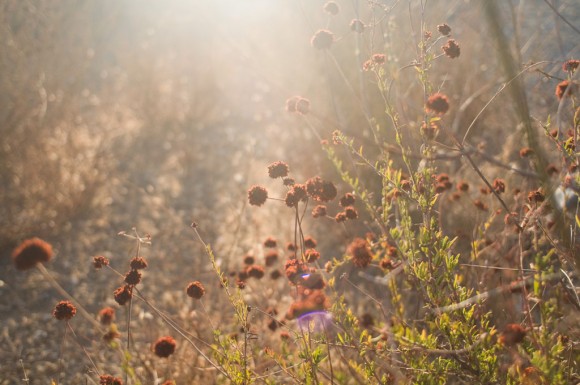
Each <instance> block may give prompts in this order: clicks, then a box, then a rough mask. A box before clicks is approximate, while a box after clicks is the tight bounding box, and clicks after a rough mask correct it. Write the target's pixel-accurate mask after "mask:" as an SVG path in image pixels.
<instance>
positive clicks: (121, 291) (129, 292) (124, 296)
mask: <svg viewBox="0 0 580 385" xmlns="http://www.w3.org/2000/svg"><path fill="white" fill-rule="evenodd" d="M113 297H114V298H115V301H116V302H117V303H118V304H119V305H121V306H123V305H125V304H126V303H127V302H129V301H130V300H131V298H132V297H133V289H132V288H131V286H130V285H124V286H121V287H119V288H118V289H117V290H115V292H114V293H113Z"/></svg>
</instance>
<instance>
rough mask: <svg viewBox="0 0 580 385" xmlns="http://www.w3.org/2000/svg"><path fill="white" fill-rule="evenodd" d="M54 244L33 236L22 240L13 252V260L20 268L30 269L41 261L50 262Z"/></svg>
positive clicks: (15, 265) (17, 267)
mask: <svg viewBox="0 0 580 385" xmlns="http://www.w3.org/2000/svg"><path fill="white" fill-rule="evenodd" d="M52 255H53V253H52V246H51V245H50V244H49V243H48V242H45V241H43V240H42V239H40V238H31V239H27V240H25V241H24V242H22V243H21V244H20V245H18V247H17V248H16V249H14V251H13V252H12V262H13V263H14V267H16V269H18V270H28V269H31V268H33V267H34V266H36V264H37V263H39V262H48V261H50V259H51V258H52Z"/></svg>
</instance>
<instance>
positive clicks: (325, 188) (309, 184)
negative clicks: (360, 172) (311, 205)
mask: <svg viewBox="0 0 580 385" xmlns="http://www.w3.org/2000/svg"><path fill="white" fill-rule="evenodd" d="M306 192H307V193H308V196H310V197H311V198H313V199H314V200H316V201H318V202H329V201H331V200H333V199H334V198H336V194H337V190H336V187H335V186H334V183H332V182H329V181H325V180H323V179H322V178H321V177H319V176H315V177H313V178H310V179H308V180H307V181H306Z"/></svg>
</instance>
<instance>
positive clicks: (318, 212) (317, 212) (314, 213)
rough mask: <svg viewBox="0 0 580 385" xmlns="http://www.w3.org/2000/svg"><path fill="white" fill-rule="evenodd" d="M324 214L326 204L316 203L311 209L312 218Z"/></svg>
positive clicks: (323, 215)
mask: <svg viewBox="0 0 580 385" xmlns="http://www.w3.org/2000/svg"><path fill="white" fill-rule="evenodd" d="M325 216H326V206H324V205H318V206H315V207H314V208H313V209H312V217H313V218H321V217H325Z"/></svg>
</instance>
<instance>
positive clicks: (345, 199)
mask: <svg viewBox="0 0 580 385" xmlns="http://www.w3.org/2000/svg"><path fill="white" fill-rule="evenodd" d="M354 202H355V197H354V194H352V193H346V194H344V195H343V196H342V197H341V198H340V201H339V202H338V203H339V204H340V206H341V207H347V206H352V205H354Z"/></svg>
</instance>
